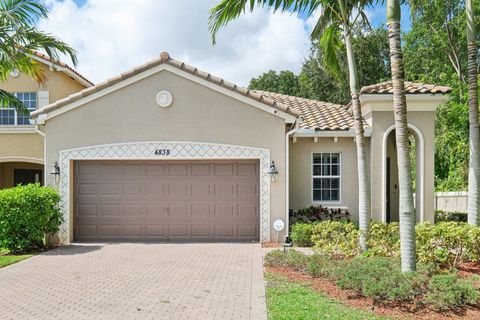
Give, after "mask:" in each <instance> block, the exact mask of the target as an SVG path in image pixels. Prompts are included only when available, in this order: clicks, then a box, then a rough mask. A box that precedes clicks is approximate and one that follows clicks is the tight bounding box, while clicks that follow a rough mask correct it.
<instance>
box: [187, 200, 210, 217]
mask: <svg viewBox="0 0 480 320" xmlns="http://www.w3.org/2000/svg"><path fill="white" fill-rule="evenodd" d="M191 210H192V211H191V212H192V219H195V218H197V217H198V218H202V219H203V218H205V217H209V216H210V214H211V205H210V204H209V203H194V204H192V209H191Z"/></svg>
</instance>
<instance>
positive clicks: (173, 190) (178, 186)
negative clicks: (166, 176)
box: [168, 182, 189, 198]
mask: <svg viewBox="0 0 480 320" xmlns="http://www.w3.org/2000/svg"><path fill="white" fill-rule="evenodd" d="M188 187H189V185H188V184H187V183H182V182H180V183H179V182H172V183H170V184H169V185H168V196H169V197H182V198H184V197H185V196H186V195H187V194H188V193H189V192H188Z"/></svg>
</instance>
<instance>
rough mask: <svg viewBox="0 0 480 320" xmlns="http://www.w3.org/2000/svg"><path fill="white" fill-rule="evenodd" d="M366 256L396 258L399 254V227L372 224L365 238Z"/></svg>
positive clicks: (388, 224)
mask: <svg viewBox="0 0 480 320" xmlns="http://www.w3.org/2000/svg"><path fill="white" fill-rule="evenodd" d="M367 244H368V255H370V256H380V257H396V256H398V255H399V253H400V227H399V224H398V223H379V222H372V223H371V224H370V229H369V233H368V237H367Z"/></svg>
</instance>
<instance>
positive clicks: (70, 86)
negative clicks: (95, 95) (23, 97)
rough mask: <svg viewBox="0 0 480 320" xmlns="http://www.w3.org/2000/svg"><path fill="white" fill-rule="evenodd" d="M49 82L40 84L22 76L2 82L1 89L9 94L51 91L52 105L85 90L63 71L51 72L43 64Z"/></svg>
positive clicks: (0, 83)
mask: <svg viewBox="0 0 480 320" xmlns="http://www.w3.org/2000/svg"><path fill="white" fill-rule="evenodd" d="M42 69H43V71H44V73H45V76H46V78H47V81H46V82H45V83H43V84H38V83H37V82H36V81H35V80H33V79H32V78H31V77H29V76H26V75H24V74H20V75H19V76H18V77H16V78H13V77H11V76H9V77H8V80H7V81H5V82H0V89H3V90H6V91H9V92H37V91H40V90H42V91H43V90H45V91H49V92H50V95H49V100H50V103H53V102H55V101H57V100H60V99H62V98H65V97H67V96H69V95H71V94H73V93H75V92H78V91H80V90H83V89H85V87H84V86H83V85H81V84H80V83H79V82H78V81H76V80H74V79H72V78H70V77H69V76H68V75H66V74H65V73H64V72H62V71H51V70H50V69H49V67H48V66H46V65H44V64H42Z"/></svg>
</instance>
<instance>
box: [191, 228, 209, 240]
mask: <svg viewBox="0 0 480 320" xmlns="http://www.w3.org/2000/svg"><path fill="white" fill-rule="evenodd" d="M192 237H203V238H209V237H213V233H212V227H211V226H210V225H192Z"/></svg>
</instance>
